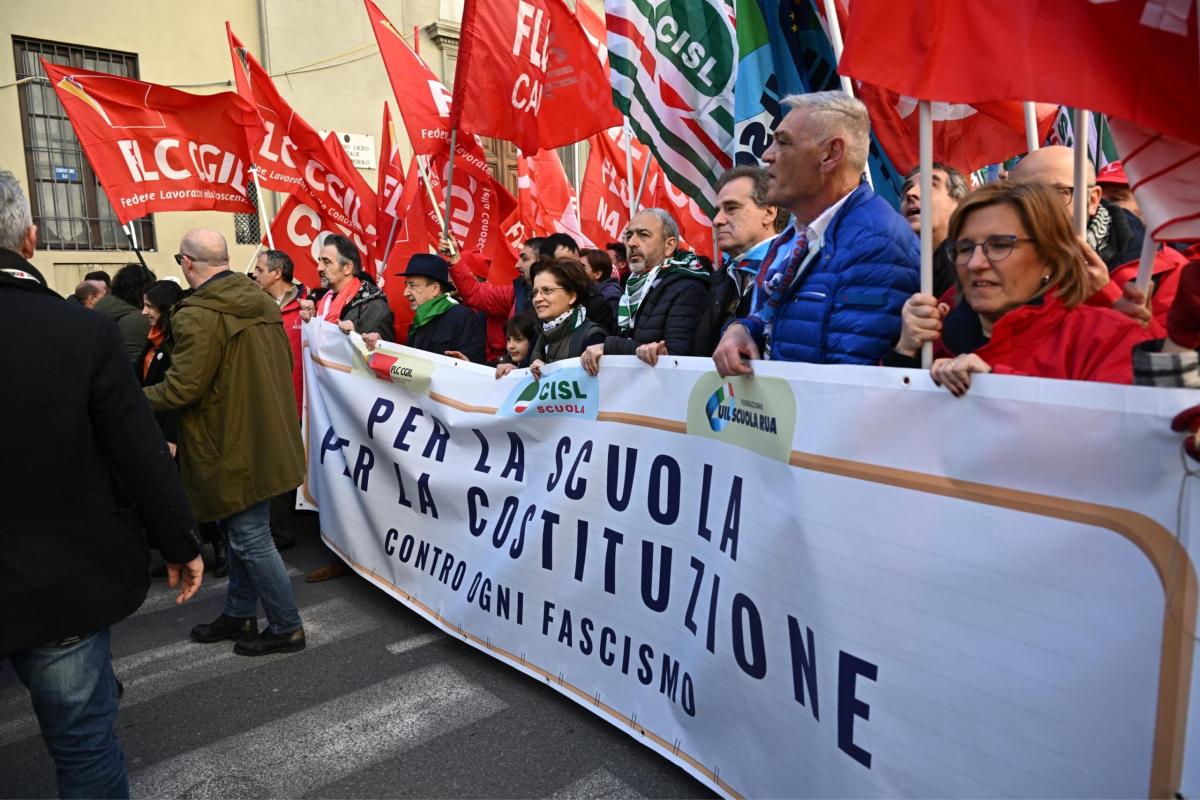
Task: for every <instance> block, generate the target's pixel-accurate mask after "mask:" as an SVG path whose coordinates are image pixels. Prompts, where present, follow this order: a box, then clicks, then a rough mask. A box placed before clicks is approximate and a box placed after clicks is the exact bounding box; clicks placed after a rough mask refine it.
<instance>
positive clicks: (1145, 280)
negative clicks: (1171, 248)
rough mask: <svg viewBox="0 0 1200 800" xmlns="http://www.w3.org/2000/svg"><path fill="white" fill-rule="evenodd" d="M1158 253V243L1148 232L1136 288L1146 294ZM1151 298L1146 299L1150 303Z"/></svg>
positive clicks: (1143, 245) (1143, 244)
mask: <svg viewBox="0 0 1200 800" xmlns="http://www.w3.org/2000/svg"><path fill="white" fill-rule="evenodd" d="M1157 251H1158V242H1156V241H1154V237H1153V236H1151V235H1150V231H1148V230H1147V231H1146V237H1145V238H1144V239H1142V257H1141V260H1140V261H1138V271H1137V281H1136V284H1135V285H1136V286H1137V288H1138V290H1139V291H1140V292H1142V293H1143V294H1145V293H1146V292H1147V291H1148V290H1149V289H1150V275H1151V274H1152V273H1153V272H1154V254H1155V253H1156V252H1157ZM1149 299H1150V298H1148V297H1147V298H1146V300H1147V303H1149Z"/></svg>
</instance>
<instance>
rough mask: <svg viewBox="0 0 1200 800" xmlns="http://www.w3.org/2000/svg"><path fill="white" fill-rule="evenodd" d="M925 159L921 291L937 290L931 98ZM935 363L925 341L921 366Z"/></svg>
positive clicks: (923, 120) (923, 136) (923, 139)
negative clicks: (934, 246) (934, 271)
mask: <svg viewBox="0 0 1200 800" xmlns="http://www.w3.org/2000/svg"><path fill="white" fill-rule="evenodd" d="M918 109H919V112H918V113H919V114H920V116H919V118H918V125H919V133H918V135H919V137H920V142H919V151H920V152H919V155H920V162H921V294H933V206H932V204H931V203H930V202H929V198H931V197H932V196H933V110H932V108H931V106H930V103H929V101H928V100H921V101H920V102H919V103H918ZM932 365H933V342H925V343H924V344H922V345H921V367H922V368H923V369H929V368H930V367H931V366H932Z"/></svg>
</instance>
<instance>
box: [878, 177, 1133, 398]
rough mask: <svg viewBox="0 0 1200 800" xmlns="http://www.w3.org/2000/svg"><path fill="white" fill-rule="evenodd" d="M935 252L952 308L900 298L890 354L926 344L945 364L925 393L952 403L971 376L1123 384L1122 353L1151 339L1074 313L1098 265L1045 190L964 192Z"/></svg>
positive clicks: (1129, 326) (1128, 369)
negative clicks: (947, 266)
mask: <svg viewBox="0 0 1200 800" xmlns="http://www.w3.org/2000/svg"><path fill="white" fill-rule="evenodd" d="M943 246H944V247H945V248H946V249H947V253H948V255H949V256H950V260H951V261H952V262H953V263H954V266H955V269H956V271H957V273H958V285H959V292H960V297H961V298H962V301H961V302H960V303H959V304H958V305H957V306H956V307H955V308H954V310H952V311H951V310H949V309H948V308H947V307H946V306H945V305H944V304H940V305H939V304H938V302H937V300H936V299H935V298H933V297H931V296H928V295H920V294H918V295H914V296H913V297H911V298H909V300H908V302H907V303H905V308H904V311H903V320H904V325H903V329H902V331H901V334H900V341H899V343H898V344H897V346H896V353H897V354H899V355H901V356H908V357H915V356H916V355H917V354H918V353H919V352H920V348H921V344H922V343H923V342H926V341H936V342H937V347H938V349H939V350H940V351H941V352H943V353H945V354H947V355H949V356H951V357H946V358H938V359H936V360H935V361H934V363H933V367H932V369H931V370H930V375H931V376H932V377H933V380H934V382H935V383H937V384H938V385H940V386H945V387H946V388H947V389H949V390H950V391H951V393H953V394H955V395H957V396H961V395H963V394H964V393H965V392H966V391H967V389H968V388H969V387H970V385H971V375H972V374H973V373H976V372H996V373H1001V374H1008V375H1029V376H1032V377H1038V378H1062V379H1066V380H1080V381H1104V382H1108V383H1132V382H1133V370H1132V362H1131V355H1130V354H1131V350H1132V348H1133V346H1134V345H1135V344H1137V343H1138V342H1142V341H1145V340H1147V339H1149V338H1151V336H1150V334H1149V332H1148V331H1146V330H1144V329H1143V328H1141V327H1140V326H1139V325H1138V324H1137V323H1136V322H1134V321H1133V320H1131V319H1130V318H1128V317H1126V316H1124V315H1122V314H1120V313H1119V312H1116V311H1113V310H1112V309H1109V308H1099V307H1096V306H1088V305H1082V303H1083V302H1084V301H1085V300H1086V299H1087V298H1088V296H1090V295H1091V294H1092V285H1091V282H1090V280H1089V276H1088V270H1089V267H1091V268H1093V269H1096V268H1097V263H1098V262H1099V257H1098V256H1097V255H1096V254H1095V252H1093V251H1091V249H1090V248H1087V247H1086V245H1084V244H1082V243H1081V242H1080V241H1079V239H1078V237H1076V236H1075V235H1074V234H1073V233H1072V230H1071V222H1070V220H1069V219H1068V217H1067V211H1066V208H1065V207H1064V206H1063V204H1062V202H1061V200H1060V199H1059V197H1058V194H1057V193H1056V192H1055V191H1054V189H1052V188H1050V187H1049V186H1045V185H1043V184H1035V183H1020V184H992V185H988V186H985V187H983V188H981V189H979V190H977V191H975V192H972V193H971V194H969V195H967V197H966V198H964V199H963V201H962V202H961V203H960V204H959V206H958V210H957V211H955V212H954V216H953V217H951V218H950V229H949V234H948V236H947V238H946V243H945V245H943ZM1100 266H1103V265H1102V264H1100ZM889 363H891V364H895V363H896V361H894V360H890V359H889Z"/></svg>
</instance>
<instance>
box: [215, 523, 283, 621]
mask: <svg viewBox="0 0 1200 800" xmlns="http://www.w3.org/2000/svg"><path fill="white" fill-rule="evenodd" d="M218 524H219V525H220V526H221V527H222V528H223V529H224V531H225V535H226V536H227V537H228V539H229V590H228V591H227V592H226V593H225V616H227V617H234V618H237V619H253V618H255V617H257V616H258V605H257V601H259V600H261V601H262V604H263V609H264V610H265V611H266V612H267V631H268V632H269V633H272V634H276V635H278V634H284V633H291V632H292V631H294V630H296V629H297V628H299V627H300V626H301V623H300V611H299V609H297V608H296V595H295V593H293V592H292V582H291V581H290V580H289V579H288V574H287V568H286V567H284V566H283V559H282V558H281V557H280V555H279V550H277V549H276V548H275V541H274V540H273V539H272V538H271V502H270V501H269V500H264V501H263V502H261V503H259V504H258V505H253V506H250V508H247V509H246V510H245V511H241V512H239V513H237V514H234V515H233V516H232V517H229V518H227V519H223V520H221V521H220V522H219V523H218Z"/></svg>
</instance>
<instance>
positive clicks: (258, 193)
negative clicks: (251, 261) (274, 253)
mask: <svg viewBox="0 0 1200 800" xmlns="http://www.w3.org/2000/svg"><path fill="white" fill-rule="evenodd" d="M250 174H251V175H253V176H254V205H256V206H258V218H259V219H260V220H262V224H263V227H264V228H266V231H267V247H269V248H271V249H272V250H274V249H275V237H273V236H272V235H271V224H270V223H269V222H267V214H266V210H265V209H264V208H263V203H262V201H263V192H262V184H261V183H259V182H258V167H257V166H255V165H254V164H251V165H250Z"/></svg>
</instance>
